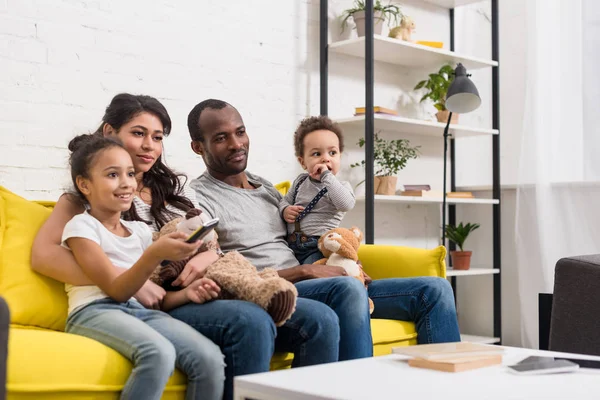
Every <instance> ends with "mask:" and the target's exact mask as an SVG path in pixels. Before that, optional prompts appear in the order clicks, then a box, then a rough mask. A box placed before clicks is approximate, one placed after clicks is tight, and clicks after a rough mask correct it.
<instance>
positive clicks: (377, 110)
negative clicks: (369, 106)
mask: <svg viewBox="0 0 600 400" xmlns="http://www.w3.org/2000/svg"><path fill="white" fill-rule="evenodd" d="M365 112H366V107H356V108H355V109H354V115H364V114H365ZM373 112H374V113H375V114H389V115H398V112H397V111H395V110H391V109H389V108H385V107H380V106H375V107H373Z"/></svg>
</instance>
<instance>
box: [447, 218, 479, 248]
mask: <svg viewBox="0 0 600 400" xmlns="http://www.w3.org/2000/svg"><path fill="white" fill-rule="evenodd" d="M477 228H479V224H471V223H467V224H466V225H463V223H462V222H461V223H460V224H458V225H456V226H454V225H446V238H447V239H448V240H450V241H452V242H454V244H456V245H457V246H458V248H459V249H460V251H464V249H463V245H464V244H465V240H467V237H469V234H470V233H471V232H473V231H474V230H475V229H477Z"/></svg>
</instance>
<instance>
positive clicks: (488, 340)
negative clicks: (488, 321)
mask: <svg viewBox="0 0 600 400" xmlns="http://www.w3.org/2000/svg"><path fill="white" fill-rule="evenodd" d="M460 340H461V341H463V342H471V343H482V344H494V343H500V338H497V337H489V336H477V335H465V334H462V333H461V334H460Z"/></svg>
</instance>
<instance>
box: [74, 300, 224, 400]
mask: <svg viewBox="0 0 600 400" xmlns="http://www.w3.org/2000/svg"><path fill="white" fill-rule="evenodd" d="M66 331H67V332H69V333H73V334H76V335H81V336H85V337H88V338H90V339H94V340H96V341H98V342H100V343H103V344H104V345H106V346H108V347H111V348H112V349H114V350H116V351H118V352H119V353H121V354H122V355H123V356H124V357H126V358H128V359H129V360H131V361H132V362H133V364H134V365H133V369H132V371H131V375H129V379H127V383H126V384H125V387H124V388H123V391H122V392H121V399H135V400H138V399H156V400H159V399H160V398H161V396H162V393H163V390H164V388H165V385H166V384H167V381H168V380H169V377H170V376H171V375H172V374H173V371H174V368H175V366H177V368H179V369H180V370H181V371H183V372H184V373H185V374H186V375H187V379H188V382H187V390H186V397H185V398H186V399H187V400H192V399H215V400H216V399H221V397H222V394H223V381H224V367H225V365H224V361H223V355H222V354H221V351H220V350H219V347H218V346H216V345H215V344H214V343H213V342H211V341H210V340H209V339H207V338H206V337H204V336H202V335H201V334H200V333H198V332H196V331H195V330H194V329H193V328H191V327H190V326H188V325H187V324H184V323H182V322H180V321H177V320H176V319H174V318H171V317H170V316H169V315H168V314H166V313H164V312H162V311H157V310H149V309H146V308H144V307H143V306H142V305H141V304H139V303H138V302H137V301H133V300H130V301H128V302H126V303H117V302H115V301H114V300H111V299H102V300H97V301H94V302H92V303H90V304H88V305H86V306H84V307H83V308H81V309H80V310H78V311H76V312H74V313H72V314H70V315H69V317H68V318H67V326H66Z"/></svg>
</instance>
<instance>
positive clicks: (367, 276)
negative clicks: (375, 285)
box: [356, 260, 373, 286]
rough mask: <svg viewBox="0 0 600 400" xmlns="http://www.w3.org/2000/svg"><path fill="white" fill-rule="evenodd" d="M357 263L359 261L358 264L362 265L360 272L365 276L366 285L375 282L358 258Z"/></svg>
mask: <svg viewBox="0 0 600 400" xmlns="http://www.w3.org/2000/svg"><path fill="white" fill-rule="evenodd" d="M356 263H357V264H358V266H359V267H360V272H361V274H362V276H363V279H364V281H365V286H369V284H370V283H371V282H373V279H371V277H370V276H369V275H367V273H366V272H365V270H364V269H363V266H362V264H361V263H360V260H358V261H357V262H356Z"/></svg>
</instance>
